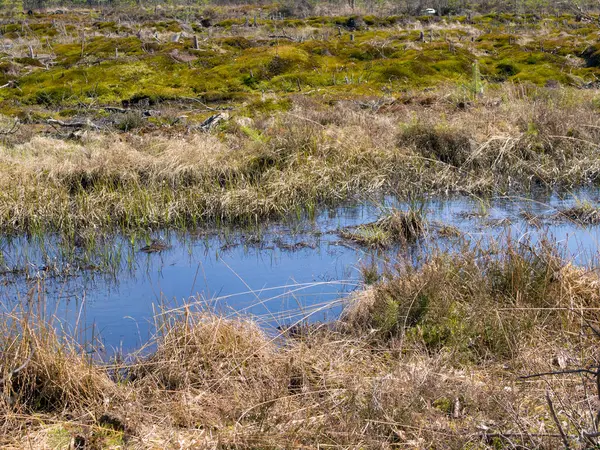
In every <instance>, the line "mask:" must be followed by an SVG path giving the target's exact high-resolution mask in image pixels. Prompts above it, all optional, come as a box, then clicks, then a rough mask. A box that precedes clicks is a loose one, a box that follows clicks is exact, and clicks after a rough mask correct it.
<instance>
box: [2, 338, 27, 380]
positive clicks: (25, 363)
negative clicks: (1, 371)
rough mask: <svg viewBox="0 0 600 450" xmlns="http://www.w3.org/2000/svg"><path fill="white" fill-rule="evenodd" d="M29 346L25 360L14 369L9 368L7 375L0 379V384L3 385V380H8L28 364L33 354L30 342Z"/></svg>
mask: <svg viewBox="0 0 600 450" xmlns="http://www.w3.org/2000/svg"><path fill="white" fill-rule="evenodd" d="M29 348H30V352H29V356H28V357H27V359H26V360H25V362H24V363H23V364H21V365H20V366H19V367H17V368H16V369H14V370H11V371H10V372H9V373H8V375H6V376H5V377H4V378H2V379H0V385H3V384H4V382H5V381H8V380H9V379H10V378H11V377H12V376H13V375H16V374H17V373H19V372H20V371H21V370H23V369H24V368H25V367H27V366H28V365H29V363H30V362H31V358H33V355H34V354H35V349H34V348H33V347H32V344H31V343H29Z"/></svg>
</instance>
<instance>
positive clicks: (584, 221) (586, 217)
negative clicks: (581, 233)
mask: <svg viewBox="0 0 600 450" xmlns="http://www.w3.org/2000/svg"><path fill="white" fill-rule="evenodd" d="M554 217H555V218H557V219H562V220H565V219H566V220H570V221H572V222H575V223H577V224H580V225H597V224H599V223H600V209H598V208H597V207H596V206H594V205H593V204H592V203H590V202H589V201H583V202H577V204H576V205H574V206H572V207H570V208H565V209H562V210H560V211H559V212H557V213H556V214H555V216H554Z"/></svg>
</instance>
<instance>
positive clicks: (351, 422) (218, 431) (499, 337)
mask: <svg viewBox="0 0 600 450" xmlns="http://www.w3.org/2000/svg"><path fill="white" fill-rule="evenodd" d="M598 286H599V283H598V277H597V274H596V271H595V269H594V268H593V267H590V268H587V269H584V268H577V267H574V266H572V265H571V264H570V263H569V262H568V261H564V260H563V259H562V258H561V257H560V251H559V249H557V248H556V247H555V246H553V245H551V244H549V243H541V244H539V245H536V246H530V245H527V244H524V243H520V244H519V243H516V242H512V241H510V239H509V240H508V241H504V242H503V243H502V244H501V245H500V244H499V245H498V246H497V248H495V249H493V250H492V251H489V250H487V251H484V250H465V251H464V252H462V253H459V254H456V253H454V254H445V253H436V254H434V255H432V256H431V257H430V258H429V259H428V260H427V261H425V262H424V264H423V265H422V266H420V268H415V267H414V266H412V264H408V265H401V266H398V267H396V268H393V269H392V268H390V269H388V270H386V272H385V273H384V274H383V277H382V280H381V281H379V282H378V283H376V284H374V285H373V286H371V287H369V288H368V289H367V290H365V291H362V292H358V293H357V294H356V295H355V297H354V298H353V300H352V301H351V302H350V303H349V304H348V306H347V307H346V312H345V313H344V315H343V316H342V318H341V319H340V320H339V321H338V322H335V323H333V324H329V325H327V326H313V327H295V328H294V331H293V332H289V333H287V334H284V336H281V335H275V336H274V335H271V334H266V333H265V331H264V330H262V329H260V328H259V327H257V326H256V325H255V324H254V323H253V322H252V319H251V318H243V317H242V318H238V319H227V320H226V319H223V318H220V317H218V316H216V315H214V314H212V313H209V312H206V313H198V312H193V311H192V308H183V309H180V310H179V311H170V312H163V313H161V314H160V315H159V316H157V323H158V324H159V329H158V332H157V336H156V340H155V341H154V343H153V344H154V345H155V347H154V350H153V351H152V352H151V353H150V354H148V352H146V355H145V356H138V357H135V356H134V357H132V358H131V359H129V360H127V361H122V360H121V361H113V362H112V363H111V364H109V365H103V364H100V363H98V362H93V361H92V360H91V359H90V357H89V356H88V355H87V353H86V352H85V351H84V350H83V349H82V348H80V347H79V346H77V345H76V344H74V343H72V342H71V341H70V340H69V339H68V338H65V337H64V336H62V337H59V336H58V335H57V334H56V333H55V332H54V331H53V328H52V327H51V326H49V325H45V324H43V322H42V323H40V322H39V321H36V320H35V318H34V315H27V314H25V315H23V314H19V313H15V314H14V315H13V316H5V317H4V320H3V321H2V324H1V328H0V333H1V334H0V336H1V337H2V339H1V341H0V345H1V347H0V351H2V355H3V362H4V363H3V366H2V372H1V373H0V375H1V376H2V378H3V384H2V395H1V396H0V427H1V428H0V430H1V432H0V436H1V439H2V441H0V444H1V445H2V446H3V447H4V448H11V447H13V448H22V446H24V445H27V446H30V445H31V446H33V447H35V448H68V446H69V445H85V446H86V448H87V447H89V448H123V447H124V448H157V447H160V448H224V447H225V448H315V447H317V446H322V447H334V448H397V447H406V446H408V447H411V448H429V447H431V446H434V447H436V448H465V447H467V448H514V447H515V446H517V447H519V448H557V447H559V446H561V445H562V438H561V435H560V434H561V431H562V433H564V435H565V438H564V439H566V440H567V441H568V442H569V445H570V446H571V448H585V447H586V446H588V448H589V445H592V444H593V443H594V442H595V440H596V437H594V435H593V433H595V426H594V419H593V417H594V416H595V413H596V409H597V406H596V403H594V402H595V401H596V400H595V398H596V392H595V387H594V380H593V379H592V378H591V377H588V376H587V375H586V374H585V373H574V374H562V375H560V376H554V377H553V376H549V377H547V378H543V377H542V378H531V379H523V378H521V377H522V376H526V375H530V374H536V373H542V372H553V371H558V372H560V371H563V370H572V369H579V368H591V369H590V371H593V370H594V369H593V367H595V365H597V360H596V359H595V358H596V356H595V348H596V347H597V342H598V341H597V340H598V337H597V335H596V331H595V329H596V327H597V325H596V324H597V320H596V308H595V305H596V303H597V301H598V296H599V291H598ZM19 366H23V367H22V368H21V369H20V370H18V371H17V370H16V369H17V368H18V367H19ZM13 372H14V373H13ZM545 392H547V394H546V393H545ZM546 395H548V396H549V397H550V399H551V401H552V402H553V405H554V406H553V407H552V408H551V407H549V404H548V401H547V399H546ZM553 411H554V414H556V415H557V417H558V422H556V421H555V419H553V415H552V414H553ZM557 423H559V424H560V425H559V426H557ZM559 427H560V429H559ZM586 433H587V434H586ZM586 436H587V437H586Z"/></svg>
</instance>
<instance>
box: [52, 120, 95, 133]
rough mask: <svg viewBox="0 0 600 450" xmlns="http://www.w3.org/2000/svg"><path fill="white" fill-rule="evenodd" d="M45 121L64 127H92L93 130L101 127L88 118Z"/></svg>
mask: <svg viewBox="0 0 600 450" xmlns="http://www.w3.org/2000/svg"><path fill="white" fill-rule="evenodd" d="M46 123H48V124H49V125H52V126H54V125H59V126H61V127H66V128H93V129H94V130H101V129H102V128H101V127H100V126H98V125H96V124H95V123H93V122H92V121H91V120H89V119H88V120H87V121H85V122H63V121H62V120H57V119H48V120H47V121H46Z"/></svg>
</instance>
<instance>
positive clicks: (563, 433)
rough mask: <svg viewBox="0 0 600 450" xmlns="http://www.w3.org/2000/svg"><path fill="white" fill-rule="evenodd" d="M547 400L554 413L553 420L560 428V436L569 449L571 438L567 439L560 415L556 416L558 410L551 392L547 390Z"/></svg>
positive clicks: (552, 413) (551, 411) (551, 412)
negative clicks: (555, 408) (559, 418)
mask: <svg viewBox="0 0 600 450" xmlns="http://www.w3.org/2000/svg"><path fill="white" fill-rule="evenodd" d="M546 401H547V402H548V407H549V408H550V414H551V415H552V420H554V423H555V424H556V427H557V428H558V432H559V433H560V438H561V439H562V441H563V444H565V448H566V449H567V450H569V449H570V448H571V447H569V440H568V439H567V435H566V434H565V432H564V431H563V429H562V425H561V424H560V421H559V420H558V417H557V416H556V412H555V411H554V406H553V405H552V399H551V398H550V392H548V391H546Z"/></svg>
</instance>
